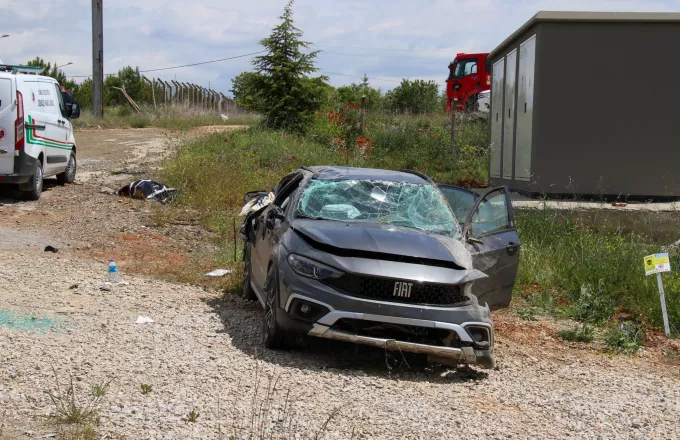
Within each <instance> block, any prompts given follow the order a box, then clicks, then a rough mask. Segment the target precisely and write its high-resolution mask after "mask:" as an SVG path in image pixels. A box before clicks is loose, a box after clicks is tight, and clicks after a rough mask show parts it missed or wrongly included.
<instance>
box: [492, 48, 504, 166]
mask: <svg viewBox="0 0 680 440" xmlns="http://www.w3.org/2000/svg"><path fill="white" fill-rule="evenodd" d="M491 78H492V81H493V82H492V84H491V113H492V114H491V144H490V145H489V176H490V177H495V178H499V177H501V151H502V148H503V90H504V87H503V86H504V85H505V59H501V60H499V61H497V62H496V63H495V64H494V65H493V70H492V74H491Z"/></svg>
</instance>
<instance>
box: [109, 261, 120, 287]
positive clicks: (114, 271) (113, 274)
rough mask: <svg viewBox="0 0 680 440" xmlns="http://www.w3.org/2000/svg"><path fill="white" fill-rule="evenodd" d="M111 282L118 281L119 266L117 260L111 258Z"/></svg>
mask: <svg viewBox="0 0 680 440" xmlns="http://www.w3.org/2000/svg"><path fill="white" fill-rule="evenodd" d="M109 283H111V284H116V283H118V266H117V265H116V260H109Z"/></svg>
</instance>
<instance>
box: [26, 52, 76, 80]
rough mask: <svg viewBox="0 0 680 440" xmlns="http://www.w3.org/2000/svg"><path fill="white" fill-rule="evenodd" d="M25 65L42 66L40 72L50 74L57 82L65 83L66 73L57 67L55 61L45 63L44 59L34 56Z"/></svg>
mask: <svg viewBox="0 0 680 440" xmlns="http://www.w3.org/2000/svg"><path fill="white" fill-rule="evenodd" d="M26 65H27V66H34V67H42V68H43V72H42V74H43V75H45V76H50V77H52V78H54V79H56V80H57V81H58V82H59V84H62V85H64V84H66V82H67V80H66V74H65V73H64V72H63V71H62V70H60V69H58V68H57V63H54V64H52V63H46V62H45V60H43V59H42V58H40V57H35V58H34V59H32V60H31V61H29V62H27V63H26Z"/></svg>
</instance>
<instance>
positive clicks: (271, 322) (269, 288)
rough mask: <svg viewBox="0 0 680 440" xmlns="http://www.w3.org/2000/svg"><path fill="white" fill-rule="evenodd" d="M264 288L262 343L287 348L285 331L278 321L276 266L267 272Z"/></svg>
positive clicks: (271, 347)
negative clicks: (285, 345)
mask: <svg viewBox="0 0 680 440" xmlns="http://www.w3.org/2000/svg"><path fill="white" fill-rule="evenodd" d="M264 290H265V294H266V297H265V302H264V314H263V318H262V344H264V346H265V347H267V348H270V349H280V348H285V347H284V342H285V335H284V331H283V330H281V329H280V328H279V325H278V323H277V322H276V309H277V307H278V305H277V301H278V298H279V283H278V279H277V276H276V269H275V268H274V266H272V267H270V268H269V271H268V272H267V281H266V282H265V288H264Z"/></svg>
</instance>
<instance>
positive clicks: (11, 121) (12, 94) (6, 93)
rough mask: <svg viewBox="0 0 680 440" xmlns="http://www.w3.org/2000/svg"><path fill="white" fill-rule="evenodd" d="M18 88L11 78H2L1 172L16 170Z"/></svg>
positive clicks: (0, 83) (0, 87)
mask: <svg viewBox="0 0 680 440" xmlns="http://www.w3.org/2000/svg"><path fill="white" fill-rule="evenodd" d="M15 99H16V90H15V89H14V82H13V81H12V79H11V78H0V174H13V173H14V172H15V171H14V142H15V137H14V125H15V122H16V119H17V107H16V105H14V100H15Z"/></svg>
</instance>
